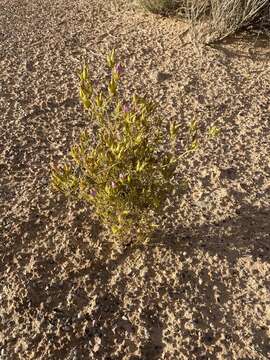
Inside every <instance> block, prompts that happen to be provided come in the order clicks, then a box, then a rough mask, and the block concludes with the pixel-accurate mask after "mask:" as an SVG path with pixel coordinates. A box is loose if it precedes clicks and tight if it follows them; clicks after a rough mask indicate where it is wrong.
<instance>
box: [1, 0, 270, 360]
mask: <svg viewBox="0 0 270 360" xmlns="http://www.w3.org/2000/svg"><path fill="white" fill-rule="evenodd" d="M184 30H185V25H183V24H181V23H180V22H177V21H176V20H172V19H166V18H162V17H159V16H153V15H146V14H144V13H143V12H134V11H132V10H128V9H127V7H123V8H122V10H121V11H117V9H115V8H114V7H113V6H111V5H110V2H109V1H105V0H104V1H98V0H89V1H83V0H81V1H71V0H65V1H64V0H55V1H49V0H42V1H41V0H39V1H37V0H25V1H18V0H12V1H10V0H0V70H1V72H0V74H1V75H0V81H1V88H0V113H1V125H0V126H1V128H0V136H1V142H0V150H1V151H0V154H1V155H0V156H1V158H0V169H1V177H0V191H1V193H0V196H1V208H0V209H1V225H0V226H1V241H0V256H1V263H0V269H1V273H0V276H1V283H0V292H1V297H0V358H1V359H12V360H14V359H23V360H26V359H50V360H51V359H79V360H80V359H107V360H108V359H125V360H127V359H129V360H135V359H137V360H139V359H149V360H154V359H172V360H177V359H180V360H181V359H186V360H191V359H213V360H215V359H229V360H231V359H235V360H240V359H242V360H244V359H245V360H247V359H252V360H253V359H267V358H269V357H270V346H269V328H268V327H267V326H268V325H269V321H270V304H269V299H270V294H269V285H270V265H269V247H270V245H269V240H270V236H269V234H270V220H269V214H270V209H269V205H270V168H269V165H270V164H269V153H270V135H269V125H270V121H269V110H270V48H269V43H267V41H266V40H263V39H258V41H257V42H256V44H255V45H254V39H251V40H249V41H246V40H245V41H243V40H242V41H240V40H239V41H234V42H231V43H223V44H222V45H220V46H219V48H210V47H205V48H204V49H203V50H202V53H201V54H199V53H196V52H195V51H194V49H193V47H192V46H191V45H190V44H186V41H187V38H183V37H181V33H183V32H184ZM112 47H115V48H116V49H117V53H118V55H119V57H120V58H121V60H122V61H123V63H124V64H125V66H126V68H127V70H126V74H125V81H124V83H125V93H126V95H129V94H131V91H132V90H134V89H135V90H137V91H139V92H145V93H147V94H148V95H149V96H152V97H155V99H159V100H160V105H161V110H160V112H161V113H162V115H163V116H164V118H165V120H166V121H169V120H170V119H172V118H174V119H177V121H179V122H181V123H182V124H183V129H184V128H186V125H187V123H188V122H189V121H190V120H191V119H192V118H193V117H195V118H196V119H198V120H199V121H200V124H201V125H200V126H201V128H202V129H204V128H207V127H208V126H210V125H211V124H212V123H213V121H215V122H216V126H218V127H220V129H221V134H220V136H219V137H217V138H215V139H213V140H205V141H203V143H202V145H201V149H200V150H199V151H198V152H197V154H196V155H195V157H194V158H193V159H192V160H188V161H185V162H184V163H183V165H181V166H180V167H179V173H182V174H184V175H185V177H186V178H187V180H188V181H189V182H190V192H188V193H187V195H185V196H184V197H183V198H182V199H181V198H179V199H178V198H176V199H175V203H176V205H175V209H174V210H173V212H170V214H171V215H169V212H168V216H167V217H166V219H164V220H163V221H162V222H161V228H160V232H159V234H158V235H157V236H156V239H155V240H153V242H152V243H151V244H150V245H149V246H148V247H141V248H140V247H135V248H134V247H133V248H128V249H126V250H123V249H122V252H117V249H116V248H113V249H111V248H109V246H107V245H106V244H107V242H106V241H105V239H104V235H103V234H102V233H101V232H100V227H99V225H98V224H97V222H95V221H93V220H91V214H90V210H89V209H87V207H86V206H84V205H83V204H79V203H78V204H76V205H72V204H71V203H69V202H67V201H66V199H64V198H63V197H62V196H59V195H58V196H56V195H55V194H53V193H52V192H51V191H50V190H48V183H49V178H50V163H52V162H57V161H58V160H60V159H61V158H62V155H63V154H66V153H67V151H68V149H69V147H70V145H71V144H72V142H73V141H74V140H75V139H76V138H77V136H78V134H79V132H80V129H83V128H84V127H85V126H87V124H88V119H87V117H86V116H85V115H83V112H82V109H81V106H80V104H79V101H78V98H77V79H76V74H75V72H76V70H77V69H78V68H79V65H80V61H81V59H82V57H83V56H86V59H87V60H88V61H89V62H90V63H92V64H93V66H94V68H95V69H96V71H97V72H96V73H95V77H96V78H99V75H100V74H101V73H102V71H103V59H104V57H105V55H106V54H107V52H108V51H109V50H110V49H111V48H112ZM163 73H164V74H167V75H164V74H163ZM183 131H184V130H183Z"/></svg>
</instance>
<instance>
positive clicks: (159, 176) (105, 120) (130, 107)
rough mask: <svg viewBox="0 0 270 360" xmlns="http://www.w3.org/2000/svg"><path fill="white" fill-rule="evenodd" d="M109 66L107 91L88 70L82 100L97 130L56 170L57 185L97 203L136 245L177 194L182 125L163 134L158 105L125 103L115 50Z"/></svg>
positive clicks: (139, 100)
mask: <svg viewBox="0 0 270 360" xmlns="http://www.w3.org/2000/svg"><path fill="white" fill-rule="evenodd" d="M107 63H108V67H109V69H110V72H109V76H108V80H107V84H106V86H102V87H100V86H98V85H96V84H95V82H93V81H92V80H91V78H90V76H89V70H88V67H87V66H83V69H82V72H81V74H80V98H81V101H82V103H83V105H84V107H85V109H86V110H87V111H88V112H89V116H90V120H91V124H92V129H91V130H89V129H88V130H85V131H84V132H83V133H82V134H81V136H80V140H79V142H78V144H75V145H74V146H73V147H72V148H71V151H70V156H71V157H70V158H69V159H68V160H67V161H66V162H64V163H63V164H62V165H61V166H59V167H57V168H54V169H53V171H52V183H53V186H54V188H55V189H57V190H60V191H61V192H63V193H65V194H66V195H74V196H76V197H78V198H79V199H83V200H85V201H87V202H88V203H90V204H91V205H93V210H94V213H95V214H96V215H97V217H98V218H99V219H100V220H101V222H102V223H103V224H104V225H105V227H106V228H107V229H109V230H110V231H111V233H112V234H113V235H114V236H115V237H116V238H117V239H118V240H119V241H122V242H124V241H126V240H127V239H129V240H130V239H133V240H136V241H137V240H139V239H145V238H146V237H147V236H148V235H149V234H150V233H151V232H152V230H153V228H154V227H155V226H156V218H157V215H158V213H160V212H162V210H163V207H164V202H165V200H166V198H167V197H168V196H169V195H170V193H171V191H172V184H171V179H172V177H173V175H174V172H175V169H176V155H175V150H174V149H175V139H176V132H177V126H176V125H175V124H174V123H173V124H171V125H170V127H169V128H168V129H167V130H166V131H165V132H164V129H163V130H162V126H161V121H162V120H161V119H160V118H159V117H157V116H154V110H155V105H154V104H153V103H152V102H150V101H148V100H146V99H145V98H144V97H140V96H138V95H136V94H134V95H133V97H132V99H131V101H130V102H126V101H124V100H123V99H121V96H120V92H119V81H120V80H121V77H122V76H123V70H124V69H123V67H122V65H121V64H119V63H116V60H115V54H114V51H113V52H112V53H111V54H110V55H109V56H108V58H107ZM168 138H169V139H170V141H169V146H167V145H166V143H168ZM193 145H194V144H193Z"/></svg>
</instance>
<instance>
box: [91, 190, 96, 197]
mask: <svg viewBox="0 0 270 360" xmlns="http://www.w3.org/2000/svg"><path fill="white" fill-rule="evenodd" d="M90 195H92V196H93V197H95V196H96V195H97V192H96V190H95V189H91V190H90Z"/></svg>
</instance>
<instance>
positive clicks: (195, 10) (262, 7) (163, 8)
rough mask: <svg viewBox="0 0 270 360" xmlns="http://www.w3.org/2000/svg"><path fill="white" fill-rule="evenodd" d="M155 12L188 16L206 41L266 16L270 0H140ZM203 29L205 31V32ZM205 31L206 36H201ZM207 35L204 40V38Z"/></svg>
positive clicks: (197, 34)
mask: <svg viewBox="0 0 270 360" xmlns="http://www.w3.org/2000/svg"><path fill="white" fill-rule="evenodd" d="M138 1H139V3H140V4H141V6H143V7H144V8H145V9H147V10H149V11H152V12H153V13H165V14H168V13H173V14H174V15H176V14H177V15H179V16H181V17H184V18H185V19H188V20H189V23H190V28H189V29H190V33H191V35H192V39H193V40H197V39H195V38H196V37H199V38H200V41H203V42H208V43H210V42H213V41H216V40H221V39H223V38H225V37H227V36H228V35H231V34H232V33H234V32H235V31H237V30H239V29H241V28H243V27H246V26H247V25H250V24H252V23H254V22H255V21H256V22H258V21H260V19H261V20H262V21H264V20H265V17H266V16H268V23H269V20H270V19H269V12H270V2H269V0H138ZM202 29H204V31H203V32H204V34H203V32H202ZM202 35H203V36H202ZM202 37H203V38H205V40H202V39H201V38H202Z"/></svg>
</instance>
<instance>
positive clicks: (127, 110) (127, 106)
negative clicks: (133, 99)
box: [123, 104, 130, 113]
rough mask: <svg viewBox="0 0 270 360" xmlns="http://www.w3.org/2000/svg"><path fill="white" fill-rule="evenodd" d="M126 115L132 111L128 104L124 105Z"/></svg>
mask: <svg viewBox="0 0 270 360" xmlns="http://www.w3.org/2000/svg"><path fill="white" fill-rule="evenodd" d="M123 111H124V113H128V112H129V111H130V106H129V105H128V104H125V105H123Z"/></svg>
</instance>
